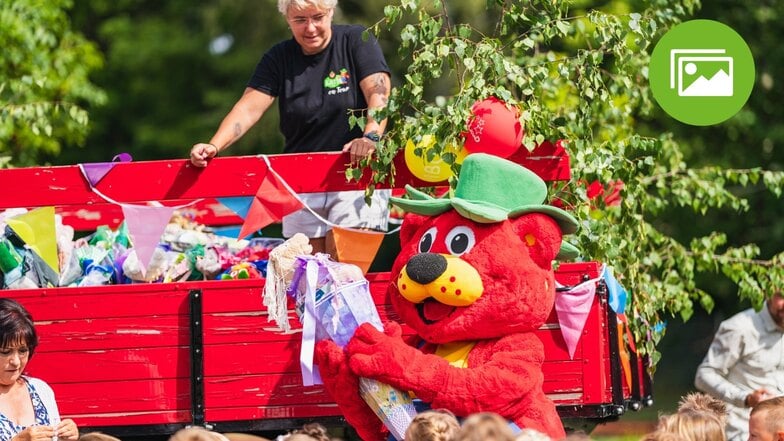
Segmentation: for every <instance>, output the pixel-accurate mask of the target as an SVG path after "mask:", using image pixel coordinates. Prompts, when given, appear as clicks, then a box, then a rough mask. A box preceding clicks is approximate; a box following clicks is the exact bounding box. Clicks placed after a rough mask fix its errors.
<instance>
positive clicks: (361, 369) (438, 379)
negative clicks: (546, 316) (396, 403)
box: [347, 323, 544, 417]
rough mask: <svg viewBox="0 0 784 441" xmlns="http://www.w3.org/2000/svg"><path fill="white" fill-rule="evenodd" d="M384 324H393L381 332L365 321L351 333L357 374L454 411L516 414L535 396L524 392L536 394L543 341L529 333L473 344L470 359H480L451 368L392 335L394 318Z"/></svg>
mask: <svg viewBox="0 0 784 441" xmlns="http://www.w3.org/2000/svg"><path fill="white" fill-rule="evenodd" d="M387 326H388V328H393V329H392V330H390V329H388V330H387V332H386V334H382V333H381V332H379V331H377V330H376V329H375V328H373V327H372V326H366V325H363V326H361V327H360V328H359V329H357V332H356V333H355V334H354V337H353V338H352V340H351V342H350V343H349V345H348V347H347V351H348V354H349V366H350V367H351V370H352V371H353V372H354V373H355V374H357V375H358V376H362V377H368V378H374V379H377V380H379V381H381V382H384V383H387V384H390V385H392V386H395V387H397V388H399V389H402V390H410V391H413V392H414V393H415V394H416V396H417V397H419V398H421V399H422V400H423V401H425V402H428V403H430V404H431V405H432V407H434V408H447V409H450V410H452V411H453V412H454V413H455V414H457V415H469V414H471V413H474V412H479V411H494V412H497V413H499V414H502V415H506V416H511V417H515V416H516V415H515V414H516V413H517V412H516V411H515V408H517V407H518V406H520V405H522V404H524V403H522V402H524V401H528V400H530V399H531V398H534V397H533V396H529V392H531V391H532V390H534V392H535V393H534V394H533V395H534V396H535V397H539V396H540V395H541V391H540V388H541V384H542V372H541V363H542V360H543V358H544V355H543V349H542V343H541V342H540V341H539V339H538V338H537V337H536V336H535V335H533V334H520V335H513V336H508V337H505V338H503V339H501V340H499V341H496V342H495V343H493V344H491V345H490V346H489V347H488V346H487V345H483V346H484V347H479V345H478V346H477V347H476V348H474V351H477V350H479V351H480V352H481V354H478V357H472V358H471V359H469V360H474V359H476V358H479V359H480V360H478V362H474V363H473V364H474V365H473V366H469V367H468V368H456V367H454V366H451V365H449V363H448V362H447V361H446V360H444V359H442V358H440V357H438V356H436V355H432V354H424V353H422V352H420V351H418V350H417V349H415V348H412V347H410V346H407V345H406V344H405V343H404V342H403V341H402V340H401V339H400V338H398V337H396V335H398V334H399V331H398V330H399V325H397V323H389V324H388V325H387ZM394 328H397V330H394ZM488 344H489V343H488ZM537 389H538V390H539V391H537ZM528 404H530V402H528Z"/></svg>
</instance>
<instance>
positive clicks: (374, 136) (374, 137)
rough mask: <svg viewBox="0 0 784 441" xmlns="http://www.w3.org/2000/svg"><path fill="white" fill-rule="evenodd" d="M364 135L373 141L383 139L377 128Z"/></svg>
mask: <svg viewBox="0 0 784 441" xmlns="http://www.w3.org/2000/svg"><path fill="white" fill-rule="evenodd" d="M362 136H363V137H365V138H367V139H369V140H371V141H373V142H379V141H381V135H379V134H378V132H376V131H375V130H374V131H372V132H368V133H365V134H364V135H362Z"/></svg>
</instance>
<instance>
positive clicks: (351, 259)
mask: <svg viewBox="0 0 784 441" xmlns="http://www.w3.org/2000/svg"><path fill="white" fill-rule="evenodd" d="M384 236H385V234H384V233H381V232H378V231H364V230H351V229H347V228H340V227H332V237H333V238H334V239H335V250H336V251H337V260H338V261H340V262H342V263H351V264H353V265H356V266H358V267H359V268H360V269H362V274H367V272H368V269H370V264H371V263H373V259H375V258H376V253H378V248H379V247H380V246H381V241H382V240H384Z"/></svg>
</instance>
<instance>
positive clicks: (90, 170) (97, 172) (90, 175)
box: [80, 153, 132, 187]
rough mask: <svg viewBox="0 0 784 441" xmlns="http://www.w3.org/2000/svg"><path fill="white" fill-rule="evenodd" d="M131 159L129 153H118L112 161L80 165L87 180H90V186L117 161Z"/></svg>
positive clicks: (104, 174)
mask: <svg viewBox="0 0 784 441" xmlns="http://www.w3.org/2000/svg"><path fill="white" fill-rule="evenodd" d="M131 160H132V158H131V155H129V154H128V153H120V154H119V155H117V156H115V157H114V158H112V162H93V163H89V164H80V165H81V166H82V170H84V174H85V176H86V177H87V180H88V181H90V186H91V187H95V186H96V185H98V183H99V182H101V179H103V177H104V176H106V174H107V173H109V171H110V170H111V169H112V168H113V167H114V166H115V165H116V164H117V163H118V162H130V161H131Z"/></svg>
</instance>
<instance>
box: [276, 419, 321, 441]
mask: <svg viewBox="0 0 784 441" xmlns="http://www.w3.org/2000/svg"><path fill="white" fill-rule="evenodd" d="M284 439H285V440H286V441H330V437H329V433H327V428H326V427H324V426H322V425H321V424H319V423H308V424H305V425H304V426H302V428H301V429H297V430H294V431H292V432H291V433H289V434H288V435H287V436H285V437H284Z"/></svg>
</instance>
